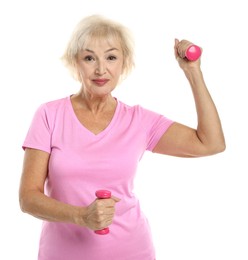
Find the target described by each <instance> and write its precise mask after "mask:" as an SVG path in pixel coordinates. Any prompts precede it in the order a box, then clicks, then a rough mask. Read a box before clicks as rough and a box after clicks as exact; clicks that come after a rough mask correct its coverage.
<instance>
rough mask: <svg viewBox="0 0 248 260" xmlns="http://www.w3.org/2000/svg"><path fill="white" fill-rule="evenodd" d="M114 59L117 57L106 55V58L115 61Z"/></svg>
mask: <svg viewBox="0 0 248 260" xmlns="http://www.w3.org/2000/svg"><path fill="white" fill-rule="evenodd" d="M116 59H117V57H116V56H114V55H110V56H108V60H110V61H115V60H116Z"/></svg>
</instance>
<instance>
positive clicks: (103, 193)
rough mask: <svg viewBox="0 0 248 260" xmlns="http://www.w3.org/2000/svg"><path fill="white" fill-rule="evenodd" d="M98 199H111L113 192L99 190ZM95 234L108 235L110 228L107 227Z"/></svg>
mask: <svg viewBox="0 0 248 260" xmlns="http://www.w3.org/2000/svg"><path fill="white" fill-rule="evenodd" d="M95 194H96V197H97V198H98V199H109V198H111V192H110V191H108V190H97V191H96V193H95ZM95 233H96V234H98V235H106V234H108V233H109V228H108V227H106V228H104V229H101V230H95Z"/></svg>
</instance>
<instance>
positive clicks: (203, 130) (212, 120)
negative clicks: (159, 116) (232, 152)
mask: <svg viewBox="0 0 248 260" xmlns="http://www.w3.org/2000/svg"><path fill="white" fill-rule="evenodd" d="M190 44H191V43H190V42H188V41H186V40H183V41H180V42H179V41H178V40H177V39H176V40H175V46H174V49H175V57H176V59H177V61H178V63H179V66H180V67H181V69H182V70H183V71H184V74H185V76H186V78H187V79H188V82H189V84H190V86H191V90H192V93H193V97H194V101H195V107H196V113H197V121H198V124H197V128H196V129H193V128H191V127H188V126H185V125H182V124H180V123H177V122H175V123H174V124H172V125H171V126H170V128H169V129H168V130H167V132H166V133H165V134H164V135H163V136H162V137H161V139H160V140H159V142H158V144H157V145H156V146H155V148H154V150H153V152H155V153H161V154H167V155H173V156H179V157H200V156H208V155H213V154H216V153H220V152H223V151H224V150H225V138H224V134H223V131H222V126H221V121H220V118H219V115H218V111H217V109H216V106H215V104H214V102H213V100H212V98H211V95H210V93H209V91H208V89H207V86H206V84H205V81H204V78H203V74H202V71H201V67H200V62H201V61H200V59H198V60H196V61H188V60H187V59H185V58H182V57H184V51H185V50H186V49H187V47H188V46H189V45H190Z"/></svg>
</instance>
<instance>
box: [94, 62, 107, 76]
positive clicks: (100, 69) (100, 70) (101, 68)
mask: <svg viewBox="0 0 248 260" xmlns="http://www.w3.org/2000/svg"><path fill="white" fill-rule="evenodd" d="M95 72H96V74H97V75H103V74H105V73H106V64H105V63H104V61H100V60H99V61H98V62H97V64H96V70H95Z"/></svg>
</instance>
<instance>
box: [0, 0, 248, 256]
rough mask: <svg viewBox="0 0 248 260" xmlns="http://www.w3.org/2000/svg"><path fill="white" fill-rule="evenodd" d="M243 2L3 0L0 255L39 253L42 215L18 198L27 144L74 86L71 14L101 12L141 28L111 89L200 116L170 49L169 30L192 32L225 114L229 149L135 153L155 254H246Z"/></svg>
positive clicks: (192, 119) (155, 106)
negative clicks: (67, 57) (195, 154)
mask: <svg viewBox="0 0 248 260" xmlns="http://www.w3.org/2000/svg"><path fill="white" fill-rule="evenodd" d="M210 2H211V3H210ZM245 2H246V1H241V0H236V1H228V0H227V1H213V2H212V1H205V0H204V1H201V0H188V1H185V0H173V1H158V0H152V1H134V0H133V1H127V0H126V1H117V0H105V1H104V0H99V1H97V0H88V1H84V0H80V1H77V0H68V1H63V0H57V1H56V0H43V1H36V0H22V1H18V0H8V1H7V0H6V1H4V0H3V1H1V2H0V35H1V38H0V88H1V101H0V122H1V127H0V138H1V140H0V142H1V151H0V152H1V157H0V158H1V159H0V160H1V182H0V186H1V187H0V193H1V194H0V208H1V214H0V220H1V221H0V225H1V228H0V239H1V246H0V259H3V260H13V259H21V260H35V259H37V250H38V240H39V234H40V225H41V221H40V220H37V219H35V218H33V217H31V216H29V215H27V214H24V213H22V212H21V211H20V209H19V204H18V186H19V180H20V174H21V168H22V159H23V151H22V149H21V145H22V142H23V140H24V137H25V135H26V132H27V129H28V127H29V124H30V122H31V119H32V116H33V113H34V111H35V110H36V108H37V107H38V106H39V105H40V104H41V103H43V102H45V101H50V100H53V99H56V98H60V97H64V96H67V95H70V94H72V93H74V92H76V91H77V90H78V89H79V85H78V83H76V82H75V81H74V80H72V79H71V77H70V75H69V73H68V72H67V70H66V69H65V68H64V67H63V65H62V64H61V62H60V60H59V58H60V56H61V55H62V53H63V50H64V47H65V45H66V43H67V40H68V39H69V36H70V34H71V32H72V30H73V28H74V26H75V25H76V23H77V22H78V21H79V20H80V19H81V18H83V17H84V16H87V15H90V14H94V13H98V14H103V15H106V16H108V17H110V18H113V19H116V20H118V21H120V22H122V23H124V24H125V25H127V26H128V27H129V28H130V29H131V30H132V31H133V33H134V35H135V40H136V69H135V71H134V72H133V74H132V75H131V76H130V77H129V78H128V79H127V80H126V81H125V82H124V83H123V84H122V85H121V86H119V87H118V88H117V90H116V92H115V96H117V97H118V98H119V99H120V100H122V101H124V102H126V103H128V104H130V105H132V104H137V103H139V104H141V105H142V106H144V107H147V108H149V109H152V110H154V111H157V112H160V113H163V114H165V115H166V116H167V117H170V118H172V119H174V120H176V121H179V122H181V123H184V124H187V125H189V126H192V127H195V126H196V115H195V109H194V103H193V99H192V96H191V90H190V88H189V85H188V83H187V81H186V79H185V78H184V75H183V73H182V71H181V70H180V68H179V67H178V65H177V63H176V61H175V59H174V56H173V44H174V38H175V37H177V38H179V39H183V38H185V39H189V40H191V41H193V42H195V43H196V44H198V45H200V46H201V47H202V48H203V50H204V51H203V55H202V69H203V71H204V76H205V80H206V83H207V85H208V87H209V90H210V92H211V94H212V97H213V99H214V101H215V103H216V105H217V107H218V110H219V113H220V117H221V120H222V124H223V129H224V132H225V137H226V143H227V149H226V151H225V152H224V153H221V154H219V155H215V156H211V157H207V158H199V159H180V158H173V157H169V156H161V155H154V154H150V153H146V154H145V156H144V157H143V160H142V161H141V163H140V168H139V171H138V174H137V178H136V192H137V195H138V196H139V198H140V200H141V204H142V207H143V210H144V212H145V213H146V215H147V217H148V219H149V222H150V225H151V228H152V231H153V238H154V243H155V247H156V251H157V260H185V259H186V260H188V259H189V260H205V259H206V260H210V259H211V260H247V259H248V213H247V205H248V202H247V199H248V178H247V173H248V170H247V160H248V156H247V146H248V141H247V134H248V123H247V112H248V101H247V96H248V94H247V87H248V79H247V59H248V52H247V49H248V48H247V46H248V40H247V39H248V38H247V24H248V18H247V11H246V10H247V8H246V5H245ZM51 260H52V259H51ZM71 260H73V259H71ZM113 260H118V259H113ZM137 260H138V259H137Z"/></svg>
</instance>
